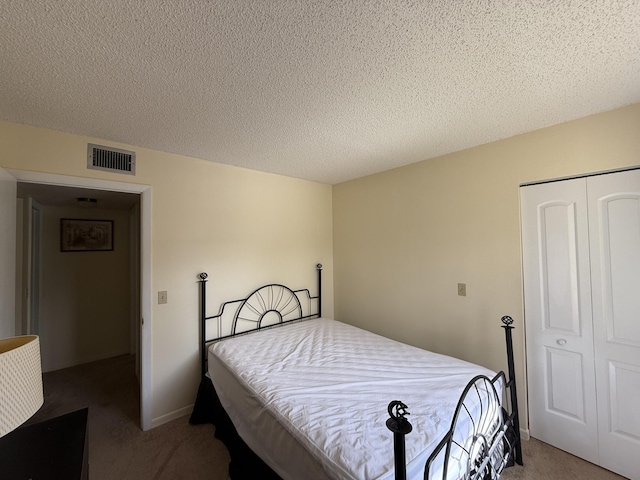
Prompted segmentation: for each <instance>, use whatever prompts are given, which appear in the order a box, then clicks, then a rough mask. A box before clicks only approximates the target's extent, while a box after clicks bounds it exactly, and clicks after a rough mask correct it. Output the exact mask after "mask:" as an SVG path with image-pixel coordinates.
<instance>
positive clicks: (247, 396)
mask: <svg viewBox="0 0 640 480" xmlns="http://www.w3.org/2000/svg"><path fill="white" fill-rule="evenodd" d="M208 361H209V363H208V365H209V367H208V370H209V372H208V373H209V376H210V377H211V379H212V382H213V384H214V387H215V389H216V391H217V393H218V396H219V398H220V401H221V403H222V406H223V407H224V408H225V410H226V411H227V413H228V414H229V417H230V418H231V420H232V422H233V423H234V426H235V427H236V430H237V431H238V434H239V435H240V436H241V437H242V438H243V440H244V441H245V442H246V443H247V445H249V447H251V448H252V450H254V452H255V453H256V454H257V455H259V456H260V457H261V458H262V459H263V460H264V461H265V462H266V463H267V464H268V465H269V466H270V467H271V468H272V469H273V470H274V471H275V472H276V473H278V474H279V475H280V476H281V477H282V478H283V479H285V480H298V479H300V478H306V479H318V480H321V479H353V480H356V479H357V480H363V479H380V480H389V479H392V478H393V476H394V467H393V465H394V464H393V434H392V433H391V432H390V431H389V430H388V429H387V427H386V420H387V419H388V418H389V417H388V413H387V406H388V404H389V402H390V401H392V400H401V401H402V402H404V403H405V404H406V405H407V406H408V411H409V412H410V416H409V417H408V419H409V421H410V422H411V423H412V425H413V432H412V433H410V434H409V435H407V436H406V438H405V441H406V459H407V478H410V479H411V478H423V473H424V465H425V462H426V460H427V458H428V456H429V454H430V453H431V452H432V451H433V449H434V448H435V446H436V445H437V444H438V443H439V441H440V440H441V438H442V437H443V435H444V434H445V433H446V432H447V430H448V429H449V427H450V425H451V419H452V417H453V414H454V411H455V408H456V405H457V403H458V400H459V397H460V395H461V393H462V391H463V389H464V387H465V386H466V385H467V383H468V382H469V380H470V379H471V378H473V377H474V376H476V375H480V374H481V375H486V376H488V377H489V378H492V377H493V376H494V375H495V374H494V372H492V371H490V370H488V369H486V368H484V367H481V366H478V365H474V364H472V363H469V362H465V361H463V360H460V359H456V358H453V357H448V356H445V355H440V354H436V353H433V352H429V351H425V350H422V349H419V348H416V347H412V346H409V345H406V344H402V343H399V342H396V341H393V340H390V339H388V338H384V337H381V336H379V335H376V334H373V333H371V332H367V331H365V330H362V329H359V328H356V327H353V326H350V325H347V324H344V323H341V322H338V321H335V320H330V319H325V318H319V319H314V320H306V321H303V322H299V323H294V324H290V325H286V326H283V327H278V328H273V329H267V330H263V331H260V332H255V333H251V334H249V335H244V336H240V337H235V338H230V339H226V340H223V341H219V342H217V343H214V344H212V345H211V346H210V347H209V349H208Z"/></svg>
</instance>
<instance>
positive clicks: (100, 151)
mask: <svg viewBox="0 0 640 480" xmlns="http://www.w3.org/2000/svg"><path fill="white" fill-rule="evenodd" d="M87 168H90V169H92V170H106V171H108V172H118V173H126V174H128V175H135V174H136V153H135V152H128V151H126V150H119V149H117V148H111V147H103V146H102V145H93V144H91V143H90V144H89V145H88V146H87Z"/></svg>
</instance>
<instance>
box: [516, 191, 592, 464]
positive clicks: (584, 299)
mask: <svg viewBox="0 0 640 480" xmlns="http://www.w3.org/2000/svg"><path fill="white" fill-rule="evenodd" d="M521 214H522V241H523V262H524V276H525V278H524V283H525V323H526V334H527V377H528V386H529V415H530V425H529V428H530V432H531V435H532V436H533V437H535V438H538V439H540V440H542V441H544V442H547V443H549V444H551V445H554V446H556V447H558V448H561V449H562V450H565V451H568V452H570V453H573V454H574V455H577V456H580V457H582V458H585V459H587V460H589V461H591V462H594V463H598V440H597V414H596V402H595V372H594V358H593V330H592V318H591V285H590V276H589V268H590V267H589V240H588V224H587V194H586V181H585V179H576V180H568V181H563V182H554V183H547V184H542V185H532V186H527V187H523V188H521Z"/></svg>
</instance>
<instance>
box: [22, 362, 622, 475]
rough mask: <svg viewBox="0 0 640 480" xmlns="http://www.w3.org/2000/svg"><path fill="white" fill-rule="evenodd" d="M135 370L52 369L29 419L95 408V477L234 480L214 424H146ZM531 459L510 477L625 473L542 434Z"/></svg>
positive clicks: (529, 450)
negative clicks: (555, 443)
mask: <svg viewBox="0 0 640 480" xmlns="http://www.w3.org/2000/svg"><path fill="white" fill-rule="evenodd" d="M134 369H135V363H134V358H133V357H132V356H129V355H125V356H120V357H114V358H110V359H107V360H101V361H98V362H93V363H88V364H85V365H80V366H77V367H72V368H67V369H64V370H58V371H55V372H48V373H45V374H44V377H43V379H44V392H45V403H44V405H43V406H42V408H41V409H40V410H39V411H38V413H36V415H34V417H32V418H31V419H30V420H29V422H27V423H34V422H38V421H42V420H46V419H48V418H52V417H55V416H58V415H62V414H64V413H69V412H72V411H75V410H77V409H80V408H84V407H89V421H88V422H89V426H88V429H89V478H90V479H91V480H181V479H185V480H187V479H188V480H200V479H202V480H204V479H209V480H227V479H228V473H227V467H228V463H229V454H228V452H227V450H226V448H225V446H224V445H223V444H222V443H221V442H220V441H219V440H217V439H215V438H214V427H213V425H191V424H189V417H188V416H185V417H182V418H178V419H176V420H173V421H171V422H169V423H166V424H164V425H161V426H159V427H157V428H154V429H152V430H150V431H147V432H143V431H142V430H141V429H140V420H139V404H140V401H139V393H138V391H139V390H138V382H137V380H136V377H135V370H134ZM193 395H194V400H195V395H196V391H195V389H194V392H193ZM523 457H524V465H525V466H524V467H520V466H516V467H512V468H509V469H507V470H506V471H505V472H504V473H503V475H502V478H503V479H504V480H534V479H535V480H541V479H545V480H578V479H581V480H582V479H590V480H622V478H623V477H620V476H618V475H615V474H613V473H611V472H609V471H607V470H604V469H602V468H600V467H597V466H596V465H593V464H591V463H588V462H585V461H584V460H581V459H579V458H577V457H574V456H573V455H570V454H568V453H566V452H563V451H561V450H558V449H556V448H553V447H551V446H549V445H546V444H545V443H542V442H540V441H538V440H535V439H531V440H530V441H526V442H523ZM299 480H305V479H299Z"/></svg>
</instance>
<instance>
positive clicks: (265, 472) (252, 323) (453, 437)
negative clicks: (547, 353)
mask: <svg viewBox="0 0 640 480" xmlns="http://www.w3.org/2000/svg"><path fill="white" fill-rule="evenodd" d="M316 270H317V278H318V287H317V288H318V295H317V296H311V294H310V293H309V290H308V289H299V290H292V289H290V288H289V287H286V286H284V285H281V284H275V283H274V284H268V285H264V286H262V287H260V288H258V289H256V290H254V291H253V292H252V293H251V294H249V295H248V296H247V297H246V298H242V299H238V300H231V301H228V302H224V303H223V304H222V305H221V306H220V309H219V311H218V314H216V315H211V316H207V315H206V312H207V303H206V298H207V289H206V283H207V278H208V275H207V274H206V273H201V274H200V275H199V283H200V350H201V352H200V353H201V373H202V382H201V384H200V388H199V390H198V396H197V399H196V402H195V406H194V412H193V414H192V416H191V419H190V422H191V423H209V422H210V423H215V424H216V427H222V428H221V432H218V428H217V429H216V436H217V437H218V438H220V439H221V440H223V442H224V443H225V444H226V445H227V448H228V449H229V451H230V454H231V457H232V461H231V463H230V467H229V472H230V474H231V475H232V476H234V475H233V473H232V472H233V471H234V469H235V468H238V467H239V466H240V465H246V464H248V463H251V464H252V465H254V464H256V463H258V464H259V465H258V466H257V467H256V468H258V469H259V470H260V471H261V474H260V475H261V478H274V479H275V478H279V477H278V476H277V475H276V474H275V473H274V472H273V471H271V470H270V468H269V467H268V466H267V465H266V464H264V463H263V462H262V461H261V460H260V459H259V458H258V457H257V456H255V454H253V452H251V451H250V449H249V448H248V447H247V446H246V444H244V442H243V441H242V439H240V438H239V436H238V434H237V432H236V431H235V428H234V427H233V424H232V423H231V421H230V420H229V418H228V416H227V415H226V412H224V409H223V408H222V406H221V405H220V403H219V400H218V399H217V395H216V393H215V389H214V388H213V384H212V383H211V380H210V379H209V378H208V377H207V376H206V373H207V353H206V352H207V346H208V345H209V344H210V343H213V342H215V341H218V340H223V339H226V338H230V337H234V336H238V335H245V334H247V333H251V332H254V331H257V330H262V329H265V328H272V327H276V326H280V325H283V324H285V323H291V322H296V321H301V320H306V319H311V318H319V317H320V316H321V315H322V301H321V300H322V287H321V285H322V265H321V264H317V265H316ZM301 299H302V300H303V301H304V302H305V304H304V306H303V303H302V302H301ZM314 303H315V304H316V305H315V308H314ZM234 306H235V309H234ZM502 322H503V324H504V325H503V327H502V328H504V329H505V340H506V345H507V363H508V369H509V379H507V378H506V376H505V374H504V372H499V373H498V374H497V375H496V376H495V377H494V378H493V379H489V378H488V377H485V376H483V375H479V376H477V377H475V378H473V379H472V380H471V381H470V382H469V383H468V384H467V386H466V387H465V389H464V391H463V394H462V396H461V397H460V400H459V401H458V405H457V407H456V410H455V414H454V417H453V420H452V422H451V428H450V430H449V431H448V432H447V433H446V434H445V436H444V438H443V439H442V441H441V442H440V443H439V444H438V446H437V447H436V448H435V450H434V451H433V453H432V454H431V455H430V457H429V458H428V460H427V462H426V465H425V471H424V478H425V480H428V479H431V478H432V477H431V476H430V468H431V466H432V465H433V463H434V462H435V460H436V459H437V458H438V456H440V455H444V460H443V468H442V476H440V477H437V478H441V479H442V480H449V477H448V476H447V475H448V473H449V466H450V465H451V464H452V463H455V462H450V461H449V460H450V458H454V459H455V461H456V462H457V463H458V464H459V463H460V462H463V463H465V464H466V465H467V467H466V473H465V475H464V476H463V477H455V478H464V479H465V480H467V479H469V480H495V479H498V478H499V477H500V473H501V472H502V470H503V469H504V468H505V467H507V466H510V465H512V464H513V463H514V460H515V463H518V464H519V465H522V450H521V444H520V443H521V442H520V426H519V419H518V401H517V394H516V382H515V368H514V357H513V340H512V336H511V330H512V329H513V327H512V325H511V324H512V323H513V319H512V318H511V317H509V316H504V317H502ZM211 323H212V324H213V326H214V327H215V331H216V333H217V334H216V335H215V336H213V335H207V330H208V329H207V327H208V326H209V327H210V329H211V327H212V325H211ZM496 385H498V386H499V387H500V388H496ZM502 387H506V388H508V389H509V402H508V403H510V408H509V409H506V408H504V406H503V402H502V399H501V396H500V395H499V393H498V390H500V391H501V390H502ZM210 403H212V404H214V405H215V406H214V407H213V408H214V410H215V412H214V413H211V414H209V413H203V410H206V409H207V408H208V407H207V406H205V405H208V404H210ZM478 406H479V409H478ZM407 409H408V407H407V406H406V405H405V404H404V403H402V401H399V400H394V401H392V402H391V403H389V406H388V413H389V419H388V420H387V428H389V430H391V431H392V432H393V438H394V442H393V443H394V465H395V480H405V479H406V459H405V436H406V435H407V434H409V433H410V432H411V430H412V426H411V424H410V423H409V421H408V420H407V418H406V416H407V415H408V414H409V412H408V411H407ZM465 418H466V422H461V420H463V419H465ZM469 422H470V423H471V425H472V431H471V436H469V435H468V433H469V432H468V430H469ZM219 423H220V425H219ZM462 423H466V427H465V429H466V433H465V434H464V435H465V436H464V437H463V438H460V430H459V429H460V427H459V426H460V425H461V424H462ZM222 430H223V431H222ZM232 450H233V451H232ZM246 455H248V456H249V457H250V462H247V461H246V459H245V456H246ZM240 456H242V457H243V458H242V459H241V458H239V457H240ZM234 457H235V458H236V460H234ZM253 457H255V458H253ZM234 463H235V465H236V467H234ZM251 468H253V466H252V467H251ZM236 471H237V472H238V473H240V472H239V471H238V470H236ZM254 477H255V470H251V473H249V474H248V476H247V478H254ZM234 478H235V476H234Z"/></svg>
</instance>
